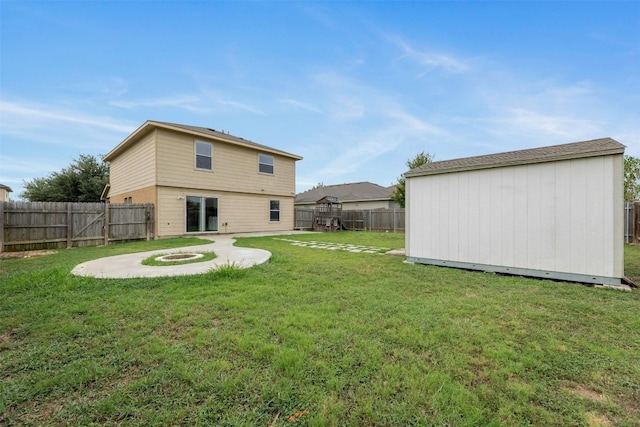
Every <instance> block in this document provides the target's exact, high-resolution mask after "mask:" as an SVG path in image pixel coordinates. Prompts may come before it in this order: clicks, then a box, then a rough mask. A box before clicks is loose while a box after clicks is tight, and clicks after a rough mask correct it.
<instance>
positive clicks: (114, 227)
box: [0, 202, 155, 252]
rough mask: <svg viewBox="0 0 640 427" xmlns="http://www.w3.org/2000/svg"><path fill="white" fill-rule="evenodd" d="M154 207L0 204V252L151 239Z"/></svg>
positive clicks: (88, 204)
mask: <svg viewBox="0 0 640 427" xmlns="http://www.w3.org/2000/svg"><path fill="white" fill-rule="evenodd" d="M154 216H155V215H154V206H153V204H136V205H134V204H111V203H69V202H1V203H0V224H2V226H1V227H0V252H3V251H7V252H10V251H25V250H36V249H57V248H65V247H66V248H71V247H74V246H76V247H80V246H98V245H107V244H109V243H110V242H117V241H127V240H145V239H146V240H149V239H152V238H153V237H154V235H153V230H154Z"/></svg>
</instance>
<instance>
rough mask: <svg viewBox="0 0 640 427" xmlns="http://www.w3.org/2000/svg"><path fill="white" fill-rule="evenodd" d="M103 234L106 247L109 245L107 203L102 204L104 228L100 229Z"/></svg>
mask: <svg viewBox="0 0 640 427" xmlns="http://www.w3.org/2000/svg"><path fill="white" fill-rule="evenodd" d="M102 230H103V232H104V245H105V246H107V245H108V244H109V203H108V202H105V203H104V227H103V228H102Z"/></svg>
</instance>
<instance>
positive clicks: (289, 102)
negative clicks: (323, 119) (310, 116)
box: [280, 98, 322, 113]
mask: <svg viewBox="0 0 640 427" xmlns="http://www.w3.org/2000/svg"><path fill="white" fill-rule="evenodd" d="M280 102H282V103H283V104H287V105H289V106H291V107H293V108H296V109H300V110H307V111H311V112H312V113H322V111H320V109H319V108H318V107H316V106H314V105H311V104H307V103H305V102H301V101H296V100H295V99H289V98H286V99H281V100H280Z"/></svg>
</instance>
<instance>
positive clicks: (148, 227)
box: [144, 206, 151, 241]
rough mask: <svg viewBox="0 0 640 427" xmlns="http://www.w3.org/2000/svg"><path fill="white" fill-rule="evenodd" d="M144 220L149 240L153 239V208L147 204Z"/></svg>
mask: <svg viewBox="0 0 640 427" xmlns="http://www.w3.org/2000/svg"><path fill="white" fill-rule="evenodd" d="M144 220H145V226H146V227H145V228H146V230H147V241H149V240H151V208H150V207H149V206H145V208H144Z"/></svg>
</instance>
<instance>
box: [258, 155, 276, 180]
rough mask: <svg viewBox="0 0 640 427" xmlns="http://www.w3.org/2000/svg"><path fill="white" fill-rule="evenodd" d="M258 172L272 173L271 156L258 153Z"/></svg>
mask: <svg viewBox="0 0 640 427" xmlns="http://www.w3.org/2000/svg"><path fill="white" fill-rule="evenodd" d="M258 172H260V173H268V174H271V175H273V156H267V155H266V154H258Z"/></svg>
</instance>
